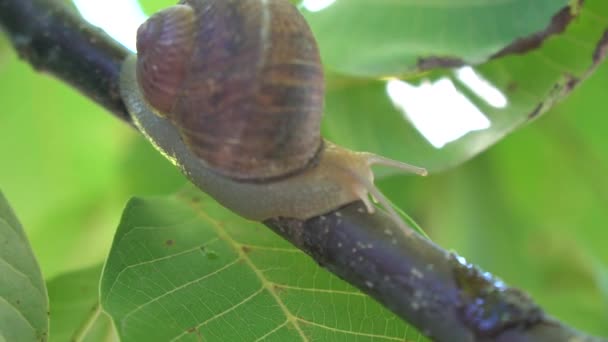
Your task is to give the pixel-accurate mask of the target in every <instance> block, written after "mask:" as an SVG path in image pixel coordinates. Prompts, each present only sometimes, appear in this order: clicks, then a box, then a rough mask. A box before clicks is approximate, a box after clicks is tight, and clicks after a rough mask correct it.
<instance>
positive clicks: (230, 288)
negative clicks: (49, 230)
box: [101, 190, 421, 342]
mask: <svg viewBox="0 0 608 342" xmlns="http://www.w3.org/2000/svg"><path fill="white" fill-rule="evenodd" d="M101 297H102V305H103V308H104V309H105V310H106V311H107V312H108V313H109V314H110V315H111V316H112V318H113V319H114V322H115V324H116V326H117V328H118V332H119V335H120V336H121V338H122V340H123V341H125V342H129V341H146V340H150V339H152V338H153V339H155V340H162V341H178V340H179V341H197V340H205V341H256V340H275V341H297V340H302V341H307V340H309V341H313V340H326V339H328V338H331V339H333V340H358V341H368V340H369V341H403V340H407V341H411V340H419V339H420V338H421V337H420V335H419V334H418V333H417V332H416V331H415V330H414V329H413V328H411V327H409V326H408V325H406V324H405V323H403V322H402V321H401V320H400V319H398V318H397V317H395V316H394V315H393V314H392V313H390V312H388V311H387V310H386V309H384V308H383V307H382V306H380V305H379V304H378V303H376V302H375V301H373V300H371V299H370V298H369V297H367V296H366V295H364V294H362V293H360V292H359V291H358V290H356V289H354V288H352V287H351V286H350V285H348V284H347V283H345V282H343V281H341V280H340V279H338V278H336V277H335V276H333V275H332V274H331V273H329V272H327V271H325V270H323V269H322V268H320V267H319V266H318V265H317V264H315V263H314V262H313V261H312V260H311V259H310V258H308V257H307V256H306V255H305V254H304V253H302V252H301V251H299V250H297V249H295V248H294V247H292V246H291V245H290V244H288V243H287V242H286V241H284V240H282V239H280V238H279V237H278V236H276V235H274V234H273V233H272V232H271V231H270V230H269V229H267V228H266V227H264V226H262V225H260V224H257V223H253V222H250V221H246V220H244V219H241V218H238V217H237V216H235V215H234V214H232V213H230V212H228V211H227V210H225V209H223V208H222V207H220V206H219V205H218V204H216V203H215V201H213V200H212V199H210V198H208V197H206V196H205V195H203V194H201V193H200V192H198V191H194V190H191V191H187V192H184V193H182V194H180V195H177V196H174V197H170V198H145V199H142V198H135V199H133V200H131V201H130V202H129V204H128V205H127V208H126V209H125V211H124V213H123V217H122V221H121V224H120V226H119V228H118V231H117V233H116V236H115V239H114V243H113V245H112V249H111V252H110V256H109V258H108V261H107V264H106V267H105V270H104V273H103V276H102V282H101Z"/></svg>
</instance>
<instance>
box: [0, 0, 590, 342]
mask: <svg viewBox="0 0 608 342" xmlns="http://www.w3.org/2000/svg"><path fill="white" fill-rule="evenodd" d="M64 3H65V1H63V2H62V1H59V0H55V1H53V0H29V1H28V0H0V28H1V29H3V30H4V31H5V32H6V34H7V36H8V38H9V40H10V41H11V42H12V44H13V46H14V48H15V50H16V51H17V52H18V54H19V56H20V57H21V58H22V59H23V60H25V61H26V62H28V63H30V64H31V65H32V66H33V67H34V68H35V69H36V70H39V71H42V72H46V73H49V74H51V75H53V76H55V77H57V78H59V79H61V80H63V81H64V82H66V83H69V84H70V85H72V86H73V87H75V88H77V89H79V90H80V91H81V92H82V93H83V95H85V96H87V97H89V98H91V99H93V100H94V101H96V102H97V103H98V104H100V105H101V106H103V107H104V108H106V109H107V110H108V111H109V112H110V113H112V114H113V115H115V116H117V117H118V118H120V119H122V120H124V121H126V122H128V123H131V121H130V116H129V114H128V113H127V111H126V108H125V106H124V104H123V102H122V100H121V98H120V94H119V92H118V73H119V70H120V63H121V62H122V60H123V59H124V58H125V57H126V56H127V54H128V53H129V52H128V51H127V50H126V49H125V48H123V47H122V46H120V45H119V44H118V43H116V42H115V41H114V40H112V39H111V38H110V37H108V36H107V35H106V34H105V33H104V32H102V31H101V30H99V29H97V28H95V27H93V26H91V25H89V24H88V23H86V22H85V21H84V20H83V19H82V18H81V17H80V16H79V15H78V14H77V13H75V12H74V11H73V9H72V8H70V7H68V6H67V5H64ZM363 209H364V206H363V204H362V203H360V202H355V203H352V204H350V205H347V206H345V207H343V208H340V209H338V210H336V211H334V212H332V213H329V214H327V215H324V216H321V217H315V218H312V219H310V220H307V221H306V222H301V221H297V220H287V219H273V220H269V221H267V222H265V224H266V225H267V226H268V227H270V228H271V229H273V230H274V231H275V232H276V233H277V234H279V235H281V236H282V237H284V238H285V239H287V240H289V241H291V242H292V243H293V244H294V245H295V246H297V247H298V248H300V249H301V250H303V251H304V252H306V253H307V254H309V255H310V256H311V257H312V258H314V260H316V261H317V262H318V263H319V264H321V265H322V266H323V267H325V268H327V269H328V270H330V271H331V272H333V273H334V274H336V275H338V276H339V277H341V278H342V279H345V280H346V281H348V282H349V283H351V284H352V285H354V286H356V287H358V288H359V289H361V290H362V291H363V292H365V293H367V294H369V295H370V296H372V297H373V298H375V299H376V300H378V301H379V302H380V303H382V304H383V305H384V306H385V307H387V308H388V309H390V310H392V311H393V312H395V313H396V314H397V315H399V316H400V317H402V318H403V319H404V320H405V321H407V322H409V323H410V324H412V325H414V326H415V327H417V328H418V329H419V330H420V331H421V332H423V333H424V334H425V335H427V336H430V337H431V338H433V339H435V340H437V341H552V342H555V341H575V340H576V341H601V339H599V338H594V337H590V336H587V335H585V334H583V333H581V332H578V331H576V330H573V329H571V328H569V327H568V326H566V325H564V324H563V323H561V322H559V321H557V320H554V319H553V318H551V317H549V316H547V315H546V314H545V313H544V312H543V310H542V309H541V308H540V307H538V306H537V305H536V304H535V303H534V302H533V301H532V300H531V299H530V298H529V297H528V296H527V295H526V294H525V293H524V292H522V291H520V290H518V289H514V288H511V287H507V286H506V285H505V284H503V283H502V282H500V281H499V280H498V279H496V278H494V277H493V276H491V275H489V274H488V273H486V272H482V271H480V270H479V269H478V268H476V267H475V266H473V265H469V264H466V263H464V262H463V261H462V259H461V258H459V257H457V256H456V255H454V254H452V253H449V252H447V251H445V250H443V249H441V248H440V247H438V246H437V245H435V244H433V243H432V242H430V241H428V240H426V239H424V238H422V237H420V236H419V235H417V234H416V233H412V234H410V235H409V236H404V235H403V234H401V231H400V228H399V227H397V226H395V224H394V223H393V221H392V220H391V219H390V218H389V217H388V216H387V215H385V214H383V213H377V214H374V215H369V214H367V213H366V211H365V210H363Z"/></svg>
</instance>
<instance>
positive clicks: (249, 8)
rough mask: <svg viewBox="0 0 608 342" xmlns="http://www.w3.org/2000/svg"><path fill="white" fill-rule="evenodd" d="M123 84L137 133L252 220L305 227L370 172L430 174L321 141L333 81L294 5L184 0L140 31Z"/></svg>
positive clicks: (264, 0) (365, 181)
mask: <svg viewBox="0 0 608 342" xmlns="http://www.w3.org/2000/svg"><path fill="white" fill-rule="evenodd" d="M137 51H138V54H137V55H132V56H130V57H129V58H127V59H126V60H125V62H124V64H123V66H122V70H121V80H120V89H121V95H122V97H123V99H124V101H125V103H126V105H127V108H128V111H129V112H130V114H131V115H132V117H133V120H134V122H135V124H136V126H137V127H138V129H139V130H140V131H141V132H142V133H143V134H144V135H145V136H146V137H147V138H148V140H149V141H150V142H151V143H152V144H153V145H155V147H156V148H157V149H158V150H159V151H161V153H163V154H164V155H165V156H166V157H167V158H168V159H169V160H171V161H172V162H173V163H174V164H176V165H177V166H178V167H179V168H180V169H181V170H182V172H183V173H184V174H185V175H186V176H187V177H188V178H189V179H190V181H191V182H192V183H194V184H195V185H196V186H198V187H199V188H200V189H201V190H203V191H204V192H206V193H208V194H209V195H211V196H212V197H214V198H215V199H216V200H217V201H218V202H220V203H221V204H222V205H223V206H225V207H227V208H229V209H231V210H232V211H234V212H236V213H237V214H239V215H241V216H243V217H245V218H247V219H251V220H256V221H264V220H267V219H270V218H277V217H286V218H295V219H300V220H305V219H308V218H311V217H315V216H319V215H322V214H325V213H328V212H330V211H333V210H335V209H337V208H339V207H341V206H342V205H345V204H348V203H351V202H354V201H356V200H361V201H363V203H364V204H365V206H366V208H367V210H368V212H370V213H373V212H374V205H373V204H372V202H371V201H370V198H369V196H370V195H371V196H373V197H374V198H375V199H376V200H377V201H379V202H380V204H381V205H382V206H383V207H384V208H386V210H387V211H388V212H389V214H390V215H391V216H392V217H393V219H394V220H395V221H396V222H398V223H399V224H400V226H401V227H405V224H404V223H403V221H402V220H401V219H400V217H399V216H398V215H397V213H396V211H395V210H394V208H392V206H391V205H390V203H389V202H388V200H387V199H386V198H385V197H384V196H383V195H382V193H381V192H380V191H379V190H378V189H377V188H376V187H375V186H374V183H373V180H374V175H373V173H372V171H371V165H373V164H381V165H387V166H391V167H396V168H399V169H402V170H404V171H407V172H413V173H417V174H421V175H425V174H426V170H425V169H423V168H419V167H415V166H412V165H409V164H405V163H401V162H397V161H393V160H390V159H387V158H384V157H381V156H378V155H375V154H372V153H367V152H354V151H350V150H348V149H346V148H343V147H340V146H338V145H336V144H333V143H331V142H330V141H327V140H325V139H324V138H323V137H321V133H320V122H321V116H322V112H323V98H324V76H323V68H322V65H321V60H320V56H319V51H318V48H317V44H316V41H315V39H314V37H313V35H312V32H311V30H310V28H309V26H308V24H307V23H306V21H305V19H304V18H303V16H302V15H301V14H300V12H299V11H298V10H297V8H296V7H295V6H293V5H292V4H291V3H290V2H289V1H288V0H182V1H180V2H179V3H178V4H177V5H175V6H172V7H169V8H167V9H165V10H162V11H160V12H158V13H156V14H154V15H153V16H152V17H150V18H149V19H148V20H147V21H146V22H145V23H144V24H142V25H141V26H140V28H139V29H138V31H137Z"/></svg>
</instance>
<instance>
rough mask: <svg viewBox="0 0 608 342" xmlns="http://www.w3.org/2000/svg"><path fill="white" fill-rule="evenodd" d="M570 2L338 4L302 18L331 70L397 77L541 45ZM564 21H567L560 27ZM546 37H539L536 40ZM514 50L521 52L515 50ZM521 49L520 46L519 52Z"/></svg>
mask: <svg viewBox="0 0 608 342" xmlns="http://www.w3.org/2000/svg"><path fill="white" fill-rule="evenodd" d="M569 3H572V1H570V0H534V1H529V0H512V1H496V0H473V1H454V0H422V1H420V0H418V1H411V0H410V1H405V0H402V1H381V0H349V1H336V2H335V3H333V4H332V5H331V6H329V7H327V8H325V9H324V10H321V11H318V12H310V11H307V10H306V7H305V6H304V8H303V12H304V14H305V16H306V19H308V21H309V23H310V25H311V26H312V29H313V31H314V33H315V36H316V37H317V39H318V41H319V45H320V48H321V55H322V58H323V62H324V63H325V64H326V65H327V66H328V68H330V69H331V70H334V71H338V72H340V73H344V74H351V75H359V76H378V75H395V74H402V73H404V72H411V71H415V70H419V69H425V68H426V67H429V66H431V67H432V66H434V65H448V66H449V65H450V64H454V63H459V64H463V63H469V64H478V63H480V62H484V61H486V60H487V59H488V58H490V57H491V56H493V55H495V54H497V53H499V52H500V51H502V50H503V49H506V48H507V47H509V46H511V48H512V49H516V48H520V49H524V48H525V47H524V44H523V42H521V41H517V40H518V39H524V38H529V39H535V38H536V39H539V40H540V41H542V38H543V37H542V35H543V31H545V30H547V29H548V27H549V26H550V25H551V21H552V18H553V17H554V16H556V15H558V13H559V12H560V11H562V12H563V13H562V14H560V16H559V17H560V18H559V20H558V19H556V21H558V24H559V25H566V23H567V21H566V19H562V18H561V17H562V16H563V17H568V16H569V14H570V11H571V9H570V8H569V7H568V4H569ZM562 21H564V22H562ZM535 36H540V37H535ZM513 45H515V46H513ZM519 45H521V46H519Z"/></svg>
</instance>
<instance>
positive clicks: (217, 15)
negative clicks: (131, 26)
mask: <svg viewBox="0 0 608 342" xmlns="http://www.w3.org/2000/svg"><path fill="white" fill-rule="evenodd" d="M180 3H181V4H183V5H177V6H174V7H172V8H170V9H167V10H165V11H162V12H160V13H159V14H157V15H155V16H154V17H152V18H150V19H149V21H148V22H147V24H144V25H142V28H140V30H139V31H138V52H139V57H138V66H137V77H138V81H139V83H140V87H141V89H142V91H143V93H144V96H145V97H146V99H147V101H148V103H150V104H151V105H152V106H153V107H154V108H156V109H157V110H158V111H159V112H161V113H162V114H161V115H163V116H165V117H167V118H169V119H170V120H171V121H172V122H173V124H174V125H175V126H176V127H178V128H179V129H180V131H181V136H182V138H183V139H184V141H185V142H186V144H187V145H188V147H189V149H190V150H191V151H192V152H193V153H194V154H196V155H197V156H198V157H200V158H201V159H202V160H203V161H204V162H205V163H206V164H207V165H208V166H209V167H211V168H212V169H214V170H216V171H217V172H219V173H221V174H223V175H226V176H229V177H231V178H235V179H241V180H249V181H260V180H266V179H271V178H277V177H282V176H285V175H288V174H292V173H294V172H297V171H298V170H300V169H303V168H305V167H306V166H307V165H308V164H309V163H310V162H311V161H312V160H313V159H314V158H315V155H316V154H317V152H318V151H319V149H320V146H321V137H320V121H321V114H322V110H323V95H324V80H323V70H322V67H321V62H320V58H319V52H318V49H317V44H316V42H315V40H314V38H313V36H312V33H311V31H310V28H309V27H308V25H307V23H306V22H305V20H304V18H303V17H302V16H301V14H300V13H299V12H298V10H297V9H296V8H295V7H294V6H293V5H292V4H290V3H289V1H288V0H182V1H181V2H180Z"/></svg>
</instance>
